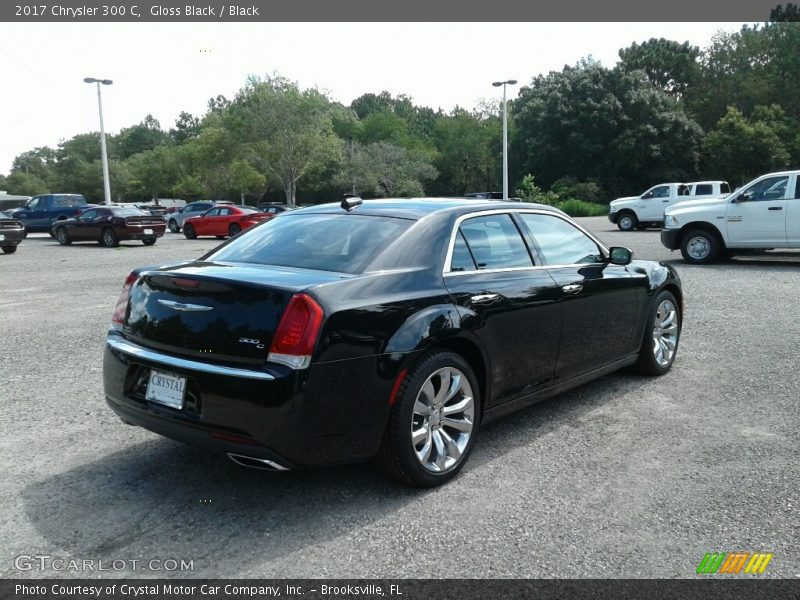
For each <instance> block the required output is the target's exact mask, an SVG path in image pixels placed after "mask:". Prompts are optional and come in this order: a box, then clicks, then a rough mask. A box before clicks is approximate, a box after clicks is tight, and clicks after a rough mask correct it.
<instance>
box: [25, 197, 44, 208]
mask: <svg viewBox="0 0 800 600" xmlns="http://www.w3.org/2000/svg"><path fill="white" fill-rule="evenodd" d="M40 201H41V198H34V199H33V200H31V201H30V202H28V204H27V206H28V208H30V209H37V208H39V202H40Z"/></svg>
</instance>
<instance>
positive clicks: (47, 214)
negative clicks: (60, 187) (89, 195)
mask: <svg viewBox="0 0 800 600" xmlns="http://www.w3.org/2000/svg"><path fill="white" fill-rule="evenodd" d="M88 206H91V205H89V204H87V203H86V198H84V197H83V196H81V195H80V194H42V195H40V196H34V197H33V198H31V199H30V200H28V202H27V203H26V204H25V206H23V207H21V208H17V209H15V210H14V211H13V212H12V213H11V215H12V216H13V217H14V218H15V219H19V220H20V221H22V224H23V225H25V228H26V229H27V230H28V231H50V229H51V227H52V226H53V224H54V223H55V222H56V221H63V220H64V219H69V218H70V217H74V216H77V215H79V214H80V213H81V211H83V210H85V209H86V208H87V207H88Z"/></svg>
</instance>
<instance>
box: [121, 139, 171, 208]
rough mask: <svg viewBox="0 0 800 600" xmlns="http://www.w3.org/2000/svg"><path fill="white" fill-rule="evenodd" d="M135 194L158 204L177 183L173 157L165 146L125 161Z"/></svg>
mask: <svg viewBox="0 0 800 600" xmlns="http://www.w3.org/2000/svg"><path fill="white" fill-rule="evenodd" d="M127 164H128V167H129V168H130V173H131V186H132V188H133V190H134V191H135V193H139V194H146V195H147V196H148V197H149V198H152V199H153V200H154V201H156V202H158V197H159V195H160V194H162V193H165V192H168V191H169V190H170V189H171V187H172V186H173V185H174V184H175V183H176V181H177V174H176V163H175V155H174V153H173V152H172V151H171V150H170V148H168V147H167V146H157V147H155V148H153V149H152V150H147V151H145V152H141V153H139V154H135V155H133V156H132V157H130V158H129V159H128V161H127Z"/></svg>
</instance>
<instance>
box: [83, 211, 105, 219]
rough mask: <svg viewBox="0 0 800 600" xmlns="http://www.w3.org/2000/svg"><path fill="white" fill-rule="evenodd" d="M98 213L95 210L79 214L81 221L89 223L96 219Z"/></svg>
mask: <svg viewBox="0 0 800 600" xmlns="http://www.w3.org/2000/svg"><path fill="white" fill-rule="evenodd" d="M99 214H100V213H99V212H98V211H96V210H87V211H86V212H85V213H81V215H80V217H81V221H91V220H92V219H96V218H97V217H98V215H99Z"/></svg>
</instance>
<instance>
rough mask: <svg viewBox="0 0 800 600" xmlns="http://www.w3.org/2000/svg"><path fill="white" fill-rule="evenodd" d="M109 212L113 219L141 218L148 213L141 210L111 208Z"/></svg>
mask: <svg viewBox="0 0 800 600" xmlns="http://www.w3.org/2000/svg"><path fill="white" fill-rule="evenodd" d="M111 212H112V213H114V216H115V217H142V216H149V215H150V213H149V212H147V211H146V210H143V209H141V208H112V209H111Z"/></svg>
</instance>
